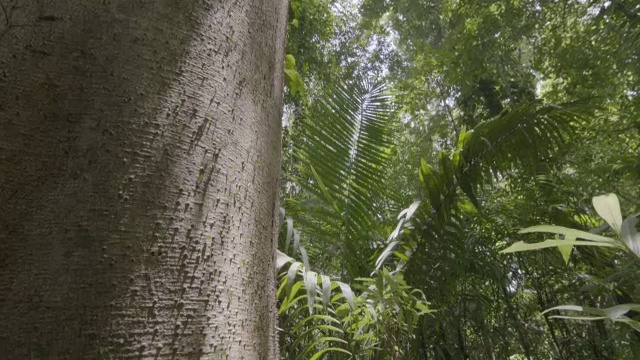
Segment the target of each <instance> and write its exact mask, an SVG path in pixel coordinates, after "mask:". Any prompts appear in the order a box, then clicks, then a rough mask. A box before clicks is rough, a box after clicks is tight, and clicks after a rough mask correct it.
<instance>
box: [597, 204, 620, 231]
mask: <svg viewBox="0 0 640 360" xmlns="http://www.w3.org/2000/svg"><path fill="white" fill-rule="evenodd" d="M593 207H594V208H595V209H596V212H597V213H598V215H600V217H601V218H603V219H604V221H606V222H607V223H608V224H609V226H611V228H612V229H613V230H614V231H615V232H616V233H618V234H620V230H621V229H622V213H621V212H620V202H619V201H618V197H617V196H616V194H607V195H600V196H596V197H594V198H593Z"/></svg>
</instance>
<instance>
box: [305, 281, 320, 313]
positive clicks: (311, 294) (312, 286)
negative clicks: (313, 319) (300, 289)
mask: <svg viewBox="0 0 640 360" xmlns="http://www.w3.org/2000/svg"><path fill="white" fill-rule="evenodd" d="M317 286H318V274H316V273H315V272H313V271H306V272H305V274H304V287H305V288H306V289H307V306H308V307H309V313H310V315H313V303H314V301H315V299H316V287H317Z"/></svg>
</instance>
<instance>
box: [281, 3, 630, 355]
mask: <svg viewBox="0 0 640 360" xmlns="http://www.w3.org/2000/svg"><path fill="white" fill-rule="evenodd" d="M639 13H640V3H639V2H638V1H633V0H627V1H588V0H579V1H574V0H567V1H528V0H508V1H465V0H463V1H458V0H442V1H438V0H435V1H432V0H362V1H342V0H335V1H325V0H293V1H292V2H291V7H290V14H289V21H290V22H289V29H288V39H287V57H286V65H285V72H286V77H287V79H286V80H287V82H286V85H287V88H286V95H285V102H286V105H285V118H284V120H283V121H284V126H285V132H284V141H283V154H284V155H283V156H284V158H283V181H282V189H281V192H282V197H283V207H284V208H283V210H282V214H281V215H282V221H281V222H282V224H283V226H282V230H281V234H280V239H279V241H280V243H279V248H280V250H281V251H282V253H281V254H280V257H279V264H278V265H279V266H280V269H281V275H280V284H281V286H280V288H279V290H278V299H279V306H280V312H279V316H280V346H281V351H282V356H283V358H285V359H298V358H305V359H306V358H312V357H313V358H314V359H315V358H326V359H329V358H331V359H339V358H345V359H347V358H357V359H506V358H509V359H551V358H553V359H636V358H640V323H638V314H637V311H638V310H640V306H638V305H635V304H637V303H638V301H639V300H638V299H639V297H640V288H639V287H638V280H639V279H640V277H639V275H640V267H639V266H640V264H639V261H638V256H640V251H638V250H639V249H638V246H639V245H638V241H639V240H638V237H637V234H636V232H635V228H634V225H635V218H634V217H633V216H630V215H632V214H634V213H637V212H638V211H639V208H638V199H640V194H639V190H640V187H638V184H639V181H638V180H639V179H640V136H639V135H640V133H639V132H640V97H639V96H638V92H639V91H640V58H639V56H640V15H639ZM610 193H613V194H616V195H617V197H614V196H613V195H611V196H609V197H600V198H596V199H595V200H593V201H592V198H593V197H595V196H598V195H602V194H610ZM603 199H604V200H603ZM618 199H619V203H620V205H619V207H620V208H621V209H622V210H621V213H622V216H624V218H627V216H630V217H629V218H628V219H629V220H628V221H626V222H625V225H624V226H623V225H621V224H622V223H621V222H617V221H618V220H617V218H619V217H620V215H615V216H614V218H616V219H614V220H611V219H607V217H606V216H603V211H604V212H607V211H611V212H612V213H616V212H617V211H620V210H617V206H618V205H617V203H618ZM602 204H604V205H602ZM594 205H595V209H594ZM603 209H604V210H603ZM596 210H597V211H596ZM603 217H604V219H603ZM605 220H607V221H605ZM540 224H549V225H551V224H553V225H557V226H560V227H562V228H552V229H551V230H556V231H555V235H554V234H553V233H554V231H549V228H546V230H547V231H546V233H547V234H546V235H547V236H546V237H545V236H544V235H542V234H540V233H539V232H527V233H524V234H518V231H519V230H520V229H523V228H527V227H531V226H534V225H540ZM567 229H574V230H581V231H584V232H586V233H588V234H585V233H580V234H578V235H576V234H577V233H574V232H571V231H569V230H567ZM625 229H626V230H625ZM543 230H545V229H543ZM589 234H592V235H589ZM576 236H577V237H576ZM594 236H596V237H597V236H601V237H600V238H598V239H599V240H598V241H601V242H600V243H599V245H600V246H572V245H569V246H567V245H564V246H562V245H561V246H555V245H557V244H558V243H554V244H555V245H554V246H553V247H552V248H546V249H540V250H535V251H527V252H514V253H508V254H505V253H500V251H501V250H504V249H505V248H507V247H508V246H510V245H512V244H514V243H517V242H520V241H525V242H527V243H529V242H537V241H541V240H544V239H545V238H546V239H552V240H556V241H567V243H565V244H575V245H584V243H580V241H587V242H588V241H595V240H594V239H591V238H593V237H594ZM603 238H604V239H609V240H603ZM576 239H578V240H577V241H576ZM580 239H583V240H580ZM572 241H573V242H572ZM603 242H604V243H608V244H613V243H615V246H613V245H607V244H604V245H602V243H603ZM592 244H593V243H589V244H587V245H592ZM623 244H626V245H623ZM534 247H535V246H534ZM560 305H574V306H581V307H580V308H561V309H558V310H554V311H550V312H545V313H544V314H541V313H542V312H543V311H544V310H546V309H550V308H552V307H555V306H560ZM603 309H614V310H615V311H614V310H603ZM567 310H573V311H567ZM576 310H582V311H577V312H576ZM557 316H582V318H581V320H575V319H558V318H556V317H557ZM595 319H598V320H595Z"/></svg>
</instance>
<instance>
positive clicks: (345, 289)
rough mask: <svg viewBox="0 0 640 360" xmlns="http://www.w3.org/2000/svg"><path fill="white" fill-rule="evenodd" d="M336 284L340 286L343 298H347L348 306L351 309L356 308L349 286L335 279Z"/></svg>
mask: <svg viewBox="0 0 640 360" xmlns="http://www.w3.org/2000/svg"><path fill="white" fill-rule="evenodd" d="M337 283H338V286H340V290H341V291H342V294H344V297H345V299H347V303H348V304H349V306H350V307H351V308H352V309H355V308H356V304H355V302H354V301H353V291H352V290H351V287H350V286H349V285H347V284H345V283H343V282H340V281H337Z"/></svg>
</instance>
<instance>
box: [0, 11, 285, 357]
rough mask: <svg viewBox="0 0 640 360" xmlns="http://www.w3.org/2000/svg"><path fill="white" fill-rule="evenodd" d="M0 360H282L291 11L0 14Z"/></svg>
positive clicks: (11, 12) (25, 12)
mask: <svg viewBox="0 0 640 360" xmlns="http://www.w3.org/2000/svg"><path fill="white" fill-rule="evenodd" d="M0 4H1V5H2V6H1V7H0V319H1V323H0V357H1V358H3V359H78V358H82V359H94V358H104V359H121V358H135V359H147V358H149V359H174V358H175V359H200V358H202V359H205V358H206V359H226V358H229V359H272V358H275V357H276V353H277V349H276V342H275V334H274V332H275V313H274V310H275V296H274V292H273V288H274V270H273V269H274V267H273V261H274V251H275V242H274V239H273V232H274V210H275V209H276V208H277V206H278V205H277V201H278V196H277V189H278V185H277V183H278V178H279V169H280V166H279V163H280V119H281V107H282V68H283V53H284V49H283V46H284V36H285V28H286V13H287V2H286V1H284V0H234V1H232V0H180V1H178V0H0Z"/></svg>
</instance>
